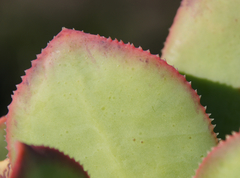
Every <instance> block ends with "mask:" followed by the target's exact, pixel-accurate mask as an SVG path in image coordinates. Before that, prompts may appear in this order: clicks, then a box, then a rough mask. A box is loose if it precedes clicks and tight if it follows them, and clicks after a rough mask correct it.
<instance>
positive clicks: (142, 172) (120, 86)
mask: <svg viewBox="0 0 240 178" xmlns="http://www.w3.org/2000/svg"><path fill="white" fill-rule="evenodd" d="M212 132H213V127H212V126H211V125H210V120H209V118H208V115H207V114H206V113H205V109H204V108H203V107H202V106H201V105H200V103H199V97H198V96H197V94H196V92H195V91H194V90H192V88H191V86H190V84H189V83H188V82H187V81H186V80H185V78H184V77H183V76H182V75H180V74H179V73H178V72H177V70H175V69H174V68H173V67H172V66H170V65H168V64H167V63H166V62H165V61H163V60H161V59H160V58H159V57H158V56H156V55H151V54H150V53H149V52H148V51H143V50H142V49H141V48H135V47H134V46H133V45H130V44H124V43H123V42H118V41H117V40H114V41H113V40H111V39H110V38H109V39H106V38H104V37H100V36H99V35H90V34H85V33H83V32H80V31H75V30H68V29H63V30H62V31H61V32H60V33H59V34H58V35H57V36H56V37H55V38H54V39H53V40H52V41H51V42H50V43H49V44H48V46H47V48H46V49H44V50H43V51H42V53H41V54H40V55H38V58H37V60H35V61H33V63H32V68H31V69H29V70H27V72H26V76H24V77H23V81H22V83H21V84H20V85H19V86H18V87H17V91H16V92H15V94H14V96H13V101H12V103H11V105H10V106H9V113H8V120H7V141H8V149H9V151H10V158H11V161H12V163H13V164H14V163H15V161H16V153H15V150H14V147H13V145H14V143H15V142H16V141H21V142H24V143H27V144H34V145H41V144H44V145H49V146H51V147H54V148H57V149H59V150H62V151H63V152H64V153H66V154H68V155H70V156H71V157H74V158H75V160H76V161H80V162H81V163H82V164H83V165H84V168H85V170H87V171H88V173H89V175H90V176H91V177H98V178H100V177H128V178H129V177H166V178H167V177H176V175H177V176H180V177H189V176H192V175H193V174H194V169H196V168H197V167H198V163H199V162H200V160H201V158H202V157H204V156H205V155H206V151H207V150H209V149H210V148H211V147H212V146H214V145H216V138H215V135H214V134H212Z"/></svg>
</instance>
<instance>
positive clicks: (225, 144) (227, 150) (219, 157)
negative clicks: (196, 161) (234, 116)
mask: <svg viewBox="0 0 240 178" xmlns="http://www.w3.org/2000/svg"><path fill="white" fill-rule="evenodd" d="M239 167H240V134H239V133H237V134H236V133H235V134H234V135H233V136H230V137H228V138H227V140H226V141H221V142H220V143H219V145H218V146H217V147H215V148H214V149H213V150H212V151H211V152H210V153H209V154H208V156H207V157H206V158H204V160H203V162H202V163H201V165H200V167H199V169H198V170H197V172H196V176H195V177H194V178H226V177H228V178H237V177H239V175H240V169H239Z"/></svg>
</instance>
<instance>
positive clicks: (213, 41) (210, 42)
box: [162, 0, 240, 139]
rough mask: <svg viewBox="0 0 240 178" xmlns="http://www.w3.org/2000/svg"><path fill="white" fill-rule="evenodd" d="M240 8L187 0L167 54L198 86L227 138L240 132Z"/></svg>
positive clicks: (172, 31)
mask: <svg viewBox="0 0 240 178" xmlns="http://www.w3.org/2000/svg"><path fill="white" fill-rule="evenodd" d="M239 8H240V1H237V0H229V1H225V0H219V1H215V0H201V1H198V0H183V1H182V4H181V7H180V8H179V10H178V12H177V15H176V17H175V20H174V23H173V25H172V27H171V29H170V33H169V35H168V38H167V40H166V43H165V46H164V49H163V50H162V53H163V54H162V58H165V59H166V60H167V62H168V63H169V64H171V65H174V66H175V67H176V68H178V70H179V71H180V72H181V73H182V74H184V75H187V78H189V79H190V80H191V81H192V83H193V86H196V87H195V89H197V90H198V94H199V95H202V100H204V101H203V103H204V104H205V105H207V106H208V110H207V112H208V113H212V116H211V117H213V118H214V119H215V121H214V124H216V125H217V126H216V128H215V130H214V131H215V132H219V133H220V135H219V137H220V138H222V139H225V135H226V134H231V132H232V131H233V130H235V131H238V128H239V127H240V120H239V117H240V112H239V111H240V105H239V103H240V100H239V98H240V92H239V88H240V75H239V67H240V60H239V55H240V33H239V31H240V13H239ZM188 76H189V77H188ZM206 81H209V82H212V86H209V87H208V86H207V85H208V84H209V82H206ZM202 84H203V85H202ZM216 85H218V88H216V87H215V86H216ZM226 89H227V90H226ZM223 91H224V92H223ZM219 94H220V95H219ZM222 95H223V97H222ZM225 95H227V96H234V95H235V96H234V98H235V99H233V100H231V99H230V98H231V97H230V98H228V97H225ZM219 97H220V98H221V100H222V101H220V102H219ZM222 108H224V109H222ZM226 123H227V126H226Z"/></svg>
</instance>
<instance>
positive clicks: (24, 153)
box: [10, 143, 89, 178]
mask: <svg viewBox="0 0 240 178" xmlns="http://www.w3.org/2000/svg"><path fill="white" fill-rule="evenodd" d="M16 150H17V159H16V163H15V165H14V166H13V168H12V173H11V176H10V178H43V177H44V178H61V177H62V178H67V177H69V178H75V177H76V178H88V177H89V176H88V175H87V173H86V172H85V171H84V170H83V167H82V166H81V165H80V164H79V163H77V162H75V160H74V159H70V158H69V156H66V155H64V154H63V153H61V152H59V151H58V150H56V149H53V148H49V147H44V146H29V145H26V144H23V143H17V145H16Z"/></svg>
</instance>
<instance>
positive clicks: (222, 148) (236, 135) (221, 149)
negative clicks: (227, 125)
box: [193, 132, 240, 178]
mask: <svg viewBox="0 0 240 178" xmlns="http://www.w3.org/2000/svg"><path fill="white" fill-rule="evenodd" d="M239 141H240V132H232V135H227V136H226V140H221V141H220V142H219V144H218V145H217V146H215V147H213V148H212V150H211V151H209V152H208V154H207V156H206V157H205V158H203V160H202V162H201V163H200V164H199V167H198V169H197V170H196V175H195V176H193V178H201V177H202V175H201V174H202V172H204V170H205V169H208V166H207V165H208V164H211V161H212V160H213V161H214V159H219V160H220V159H221V155H222V156H224V155H225V154H224V153H226V152H229V151H230V150H228V148H229V147H231V146H234V145H237V144H238V148H239ZM219 153H220V156H217V155H218V154H219Z"/></svg>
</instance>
